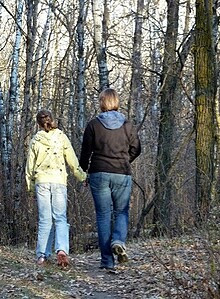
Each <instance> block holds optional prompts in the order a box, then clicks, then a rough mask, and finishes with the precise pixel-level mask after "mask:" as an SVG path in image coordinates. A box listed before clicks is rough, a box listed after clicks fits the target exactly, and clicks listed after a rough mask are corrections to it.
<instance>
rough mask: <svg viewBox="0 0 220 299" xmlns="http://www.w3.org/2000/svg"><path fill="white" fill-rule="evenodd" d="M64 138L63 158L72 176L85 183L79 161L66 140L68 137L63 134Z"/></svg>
mask: <svg viewBox="0 0 220 299" xmlns="http://www.w3.org/2000/svg"><path fill="white" fill-rule="evenodd" d="M63 136H64V157H65V160H66V162H67V164H68V165H69V167H70V169H71V171H72V172H73V174H74V176H75V177H76V178H77V179H78V180H79V181H80V182H82V181H85V179H86V173H85V172H84V171H83V170H82V168H81V167H80V165H79V161H78V159H77V157H76V154H75V151H74V149H73V147H72V145H71V143H70V141H69V139H68V137H67V136H66V135H65V134H63Z"/></svg>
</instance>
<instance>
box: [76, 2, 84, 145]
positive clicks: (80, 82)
mask: <svg viewBox="0 0 220 299" xmlns="http://www.w3.org/2000/svg"><path fill="white" fill-rule="evenodd" d="M85 18H86V15H85V1H84V0H79V17H78V24H77V36H78V77H77V87H78V88H77V106H78V107H77V108H78V109H77V110H78V131H79V134H78V136H79V138H80V140H81V141H82V135H83V129H84V126H85V97H86V93H85V57H84V23H85Z"/></svg>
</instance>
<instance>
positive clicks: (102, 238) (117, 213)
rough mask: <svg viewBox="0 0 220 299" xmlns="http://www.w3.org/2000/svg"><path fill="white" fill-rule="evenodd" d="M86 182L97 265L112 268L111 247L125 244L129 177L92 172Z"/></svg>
mask: <svg viewBox="0 0 220 299" xmlns="http://www.w3.org/2000/svg"><path fill="white" fill-rule="evenodd" d="M89 183H90V188H91V192H92V196H93V199H94V203H95V210H96V223H97V229H98V236H99V247H100V251H101V267H106V268H112V267H114V264H115V261H114V256H113V254H112V251H111V246H112V245H113V244H116V243H117V244H120V245H122V246H125V241H126V237H127V232H128V220H129V202H130V195H131V176H130V175H123V174H116V173H108V172H96V173H91V174H90V177H89Z"/></svg>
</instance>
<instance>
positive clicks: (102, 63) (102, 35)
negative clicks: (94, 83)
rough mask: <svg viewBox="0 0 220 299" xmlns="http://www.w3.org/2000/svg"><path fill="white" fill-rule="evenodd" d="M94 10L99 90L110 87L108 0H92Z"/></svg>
mask: <svg viewBox="0 0 220 299" xmlns="http://www.w3.org/2000/svg"><path fill="white" fill-rule="evenodd" d="M92 12H93V21H94V44H95V49H96V55H97V62H98V69H99V90H103V89H104V88H107V87H109V78H108V74H109V72H108V67H107V58H106V43H107V39H106V30H107V23H108V7H107V0H104V5H103V2H102V1H100V0H93V1H92Z"/></svg>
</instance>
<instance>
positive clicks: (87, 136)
mask: <svg viewBox="0 0 220 299" xmlns="http://www.w3.org/2000/svg"><path fill="white" fill-rule="evenodd" d="M92 144H93V129H92V126H91V125H90V123H89V124H88V125H87V127H86V129H85V132H84V135H83V142H82V149H81V154H80V159H79V164H80V166H81V167H82V169H83V170H84V171H87V170H88V168H89V161H90V158H91V155H92Z"/></svg>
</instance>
